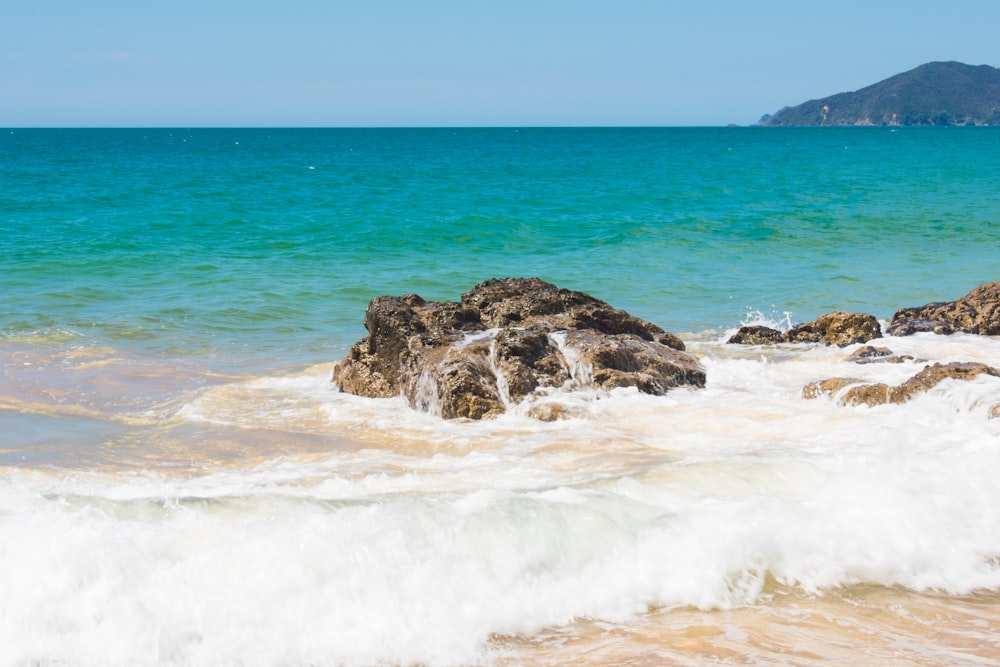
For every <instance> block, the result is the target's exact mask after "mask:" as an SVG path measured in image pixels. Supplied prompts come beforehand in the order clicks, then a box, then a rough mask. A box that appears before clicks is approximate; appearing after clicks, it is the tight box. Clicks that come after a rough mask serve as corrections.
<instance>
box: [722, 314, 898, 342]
mask: <svg viewBox="0 0 1000 667" xmlns="http://www.w3.org/2000/svg"><path fill="white" fill-rule="evenodd" d="M881 337H882V327H881V326H879V323H878V320H876V319H875V317H874V316H873V315H865V314H860V313H845V312H843V311H837V312H834V313H826V314H825V315H820V316H819V317H817V318H816V319H815V320H813V321H812V322H806V323H804V324H797V325H795V326H794V327H792V328H791V329H789V330H788V331H786V332H784V333H782V332H780V331H778V330H777V329H771V328H770V327H762V326H744V327H740V328H739V329H738V330H737V332H736V334H735V335H733V336H732V337H731V338H730V339H729V340H728V341H726V342H727V343H734V344H739V345H770V344H774V343H823V344H825V345H837V346H839V347H846V346H848V345H853V344H854V343H867V342H868V341H870V340H872V339H874V338H881Z"/></svg>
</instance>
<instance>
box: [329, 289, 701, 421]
mask: <svg viewBox="0 0 1000 667" xmlns="http://www.w3.org/2000/svg"><path fill="white" fill-rule="evenodd" d="M365 327H366V328H367V329H368V336H366V337H365V338H363V339H361V340H360V341H358V342H357V343H355V345H354V346H353V347H352V348H351V350H350V352H348V354H347V356H345V357H344V359H343V360H342V361H341V362H340V363H339V364H338V366H337V368H336V370H335V371H334V376H333V380H334V382H336V383H337V384H338V385H339V386H340V388H341V389H342V390H343V391H345V392H348V393H352V394H357V395H359V396H368V397H372V398H387V397H391V396H398V395H402V396H404V397H405V398H406V399H407V401H408V402H409V404H410V405H411V406H412V407H414V408H416V409H420V410H425V411H428V412H432V413H435V414H440V415H441V416H442V417H445V418H455V417H466V418H469V419H482V418H489V417H495V416H497V415H499V414H502V413H503V412H505V411H506V410H507V409H508V408H509V407H510V406H511V405H513V404H516V403H518V402H519V401H521V400H523V399H524V398H525V397H527V396H528V395H529V394H531V393H532V392H534V391H535V390H537V389H539V388H545V387H552V388H556V387H564V386H565V387H597V388H604V389H611V388H615V387H636V388H637V389H638V390H639V391H641V392H644V393H648V394H657V395H658V394H663V393H665V392H666V391H668V390H669V389H671V388H673V387H679V386H691V387H703V386H704V385H705V371H704V369H703V368H702V367H701V365H700V364H699V363H698V361H697V360H696V359H695V358H694V357H693V356H691V355H689V354H687V353H686V352H685V351H684V343H683V342H681V340H680V339H679V338H677V337H676V336H674V335H673V334H670V333H667V332H666V331H664V330H663V329H661V328H660V327H658V326H656V325H655V324H651V323H649V322H647V321H645V320H642V319H640V318H638V317H634V316H632V315H630V314H628V313H626V312H625V311H622V310H618V309H616V308H613V307H612V306H610V305H608V304H607V303H605V302H603V301H601V300H599V299H595V298H594V297H591V296H589V295H587V294H584V293H582V292H574V291H571V290H566V289H560V288H558V287H556V286H555V285H552V284H550V283H547V282H544V281H542V280H539V279H537V278H503V279H494V280H488V281H486V282H484V283H481V284H479V285H477V286H476V287H474V288H473V289H472V290H470V291H469V292H466V293H465V294H463V295H462V298H461V301H459V302H450V301H444V302H442V301H425V300H423V299H422V298H420V297H419V296H417V295H415V294H409V295H406V296H401V297H390V296H381V297H377V298H375V299H373V300H372V301H371V303H370V304H369V305H368V310H367V311H366V313H365ZM552 414H555V413H552ZM547 415H548V413H547ZM550 418H555V417H554V416H552V417H550Z"/></svg>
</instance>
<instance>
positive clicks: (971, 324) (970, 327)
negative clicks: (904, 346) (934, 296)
mask: <svg viewBox="0 0 1000 667" xmlns="http://www.w3.org/2000/svg"><path fill="white" fill-rule="evenodd" d="M920 332H932V333H936V334H951V333H956V332H965V333H971V334H980V335H983V336H1000V282H994V283H986V284H984V285H980V286H979V287H977V288H975V289H974V290H972V291H971V292H969V293H968V294H966V295H965V296H963V297H962V298H960V299H956V300H955V301H940V302H935V303H929V304H927V305H925V306H919V307H916V308H901V309H900V310H898V311H896V314H895V315H893V317H892V322H890V323H889V326H888V327H886V333H888V334H891V335H893V336H909V335H911V334H915V333H920Z"/></svg>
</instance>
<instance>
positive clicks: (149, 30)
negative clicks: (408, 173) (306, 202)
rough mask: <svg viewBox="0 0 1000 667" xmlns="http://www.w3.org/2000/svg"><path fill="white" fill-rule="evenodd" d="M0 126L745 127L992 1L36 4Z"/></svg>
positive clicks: (988, 13)
mask: <svg viewBox="0 0 1000 667" xmlns="http://www.w3.org/2000/svg"><path fill="white" fill-rule="evenodd" d="M0 16H2V21H0V126H7V127H25V126H29V127H30V126H72V127H77V126H120V127H129V126H148V127H153V126H165V127H195V126H491V125H501V126H504V125H507V126H509V125H521V126H525V125H725V124H727V123H736V124H740V125H745V124H751V123H754V122H756V121H757V120H758V119H759V118H760V116H761V115H763V114H765V113H773V112H774V111H777V110H778V109H779V108H781V107H782V106H785V105H795V104H799V103H801V102H804V101H806V100H808V99H814V98H818V97H825V96H827V95H831V94H834V93H838V92H843V91H847V90H856V89H858V88H861V87H864V86H867V85H869V84H872V83H875V82H877V81H880V80H882V79H884V78H886V77H889V76H891V75H893V74H897V73H899V72H903V71H906V70H909V69H912V68H914V67H916V66H918V65H921V64H923V63H926V62H930V61H934V60H959V61H962V62H965V63H968V64H972V65H982V64H988V65H993V66H998V65H1000V40H998V39H997V36H996V35H997V26H1000V2H997V1H996V0H951V2H949V3H944V4H942V3H941V2H940V0H934V1H927V0H910V1H909V2H905V3H903V2H871V1H870V0H868V1H866V2H860V1H857V0H841V1H840V2H837V3H816V2H808V1H803V0H796V1H793V0H774V1H767V0H757V1H749V0H746V1H740V0H704V1H700V2H692V1H691V0H683V1H680V0H678V1H675V0H659V1H656V0H613V1H611V0H607V1H596V0H576V1H572V0H530V1H529V0H504V2H486V1H477V0H464V1H460V0H455V1H452V0H424V1H423V2H413V1H410V2H406V1H404V0H366V1H365V2H360V1H351V2H347V1H342V0H284V1H283V2H273V1H270V2H262V1H258V0H197V1H195V0H172V1H171V2H149V1H143V0H87V1H86V2H82V1H79V0H32V1H31V2H8V3H5V7H4V10H3V12H2V13H0Z"/></svg>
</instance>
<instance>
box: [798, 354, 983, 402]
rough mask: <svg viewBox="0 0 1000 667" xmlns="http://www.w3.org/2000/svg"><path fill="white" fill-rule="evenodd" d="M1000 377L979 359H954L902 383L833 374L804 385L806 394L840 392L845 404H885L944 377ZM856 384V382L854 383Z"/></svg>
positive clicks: (919, 391) (925, 389) (803, 394)
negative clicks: (864, 382)
mask: <svg viewBox="0 0 1000 667" xmlns="http://www.w3.org/2000/svg"><path fill="white" fill-rule="evenodd" d="M984 374H985V375H992V376H994V377H1000V371H998V370H997V369H995V368H993V367H992V366H987V365H986V364H981V363H976V362H954V363H949V364H932V365H930V366H927V367H926V368H924V369H923V370H922V371H920V372H919V373H917V374H916V375H914V376H913V377H911V378H910V379H909V380H907V381H906V382H904V383H903V384H901V385H898V386H895V387H890V386H889V385H886V384H884V383H881V382H878V383H875V384H863V383H862V382H863V381H862V380H857V379H854V378H831V379H829V380H820V381H817V382H811V383H809V384H807V385H806V386H805V387H803V388H802V397H803V398H817V397H818V396H821V395H823V394H826V395H828V396H835V395H837V394H840V393H841V392H842V391H843V390H844V389H845V388H846V387H849V389H847V391H844V392H843V394H842V395H841V396H840V402H841V403H842V404H844V405H862V404H863V405H869V406H875V405H883V404H885V403H905V402H906V401H908V400H910V399H911V398H913V396H915V395H916V394H919V393H921V392H925V391H927V390H928V389H931V388H932V387H934V386H936V385H937V384H938V383H940V382H941V381H943V380H946V379H949V378H951V379H955V380H972V379H973V378H976V377H978V376H980V375H984ZM852 385H853V386H852Z"/></svg>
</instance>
